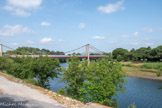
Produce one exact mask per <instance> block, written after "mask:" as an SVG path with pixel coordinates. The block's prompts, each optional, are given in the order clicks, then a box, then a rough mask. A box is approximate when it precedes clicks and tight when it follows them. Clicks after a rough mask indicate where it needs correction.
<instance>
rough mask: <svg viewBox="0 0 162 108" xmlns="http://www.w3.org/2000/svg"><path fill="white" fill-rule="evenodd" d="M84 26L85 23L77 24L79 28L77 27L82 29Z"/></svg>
mask: <svg viewBox="0 0 162 108" xmlns="http://www.w3.org/2000/svg"><path fill="white" fill-rule="evenodd" d="M85 26H86V24H85V23H80V24H79V25H78V28H79V29H84V28H85Z"/></svg>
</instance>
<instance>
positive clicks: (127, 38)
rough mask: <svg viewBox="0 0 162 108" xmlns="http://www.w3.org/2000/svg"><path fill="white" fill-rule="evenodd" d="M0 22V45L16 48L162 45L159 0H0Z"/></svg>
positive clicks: (107, 48) (161, 0)
mask: <svg viewBox="0 0 162 108" xmlns="http://www.w3.org/2000/svg"><path fill="white" fill-rule="evenodd" d="M0 22H1V23H0V44H4V45H6V46H9V47H11V48H14V49H16V48H18V47H22V46H28V47H37V48H41V49H42V48H46V49H49V50H55V51H56V50H59V51H64V52H66V51H69V50H72V49H75V48H78V47H80V46H83V45H85V44H91V45H93V46H94V47H96V48H98V49H100V50H101V51H105V52H111V51H113V50H114V49H115V48H125V49H128V50H130V49H132V48H135V49H137V48H140V47H148V46H151V47H152V48H155V47H157V46H159V45H162V0H0ZM4 50H5V49H4Z"/></svg>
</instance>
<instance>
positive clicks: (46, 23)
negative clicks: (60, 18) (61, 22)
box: [40, 21, 51, 26]
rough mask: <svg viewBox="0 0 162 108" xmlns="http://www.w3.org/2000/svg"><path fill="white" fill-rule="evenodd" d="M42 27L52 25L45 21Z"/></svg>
mask: <svg viewBox="0 0 162 108" xmlns="http://www.w3.org/2000/svg"><path fill="white" fill-rule="evenodd" d="M40 25H41V26H50V25H51V24H50V23H48V22H45V21H43V22H41V24H40Z"/></svg>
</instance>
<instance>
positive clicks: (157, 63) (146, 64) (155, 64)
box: [141, 62, 162, 70]
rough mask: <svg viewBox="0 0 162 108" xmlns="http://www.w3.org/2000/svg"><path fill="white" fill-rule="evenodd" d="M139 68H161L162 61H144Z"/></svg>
mask: <svg viewBox="0 0 162 108" xmlns="http://www.w3.org/2000/svg"><path fill="white" fill-rule="evenodd" d="M141 68H147V69H158V70H161V68H162V63H161V62H155V63H144V64H143V65H142V66H141Z"/></svg>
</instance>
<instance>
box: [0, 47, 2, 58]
mask: <svg viewBox="0 0 162 108" xmlns="http://www.w3.org/2000/svg"><path fill="white" fill-rule="evenodd" d="M1 56H2V44H0V57H1Z"/></svg>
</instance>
